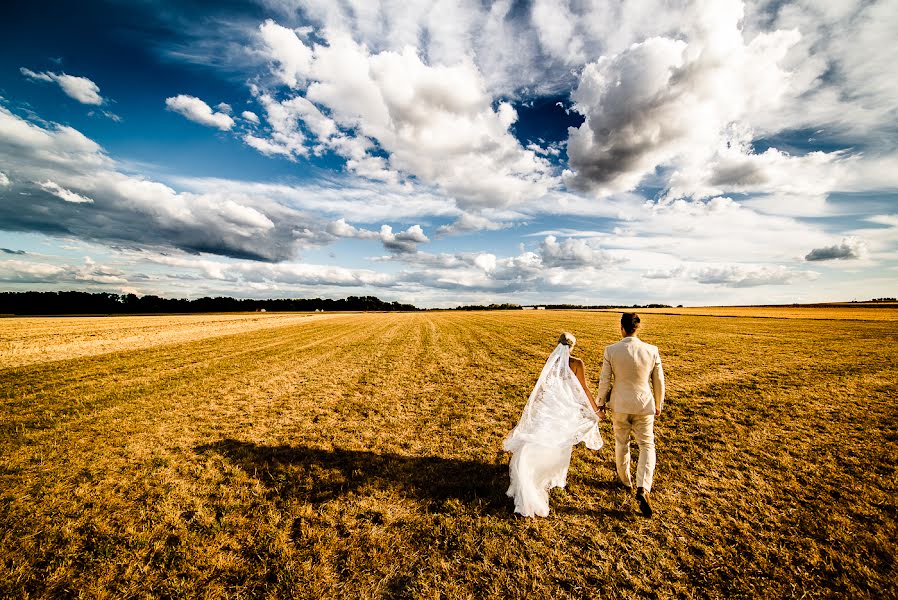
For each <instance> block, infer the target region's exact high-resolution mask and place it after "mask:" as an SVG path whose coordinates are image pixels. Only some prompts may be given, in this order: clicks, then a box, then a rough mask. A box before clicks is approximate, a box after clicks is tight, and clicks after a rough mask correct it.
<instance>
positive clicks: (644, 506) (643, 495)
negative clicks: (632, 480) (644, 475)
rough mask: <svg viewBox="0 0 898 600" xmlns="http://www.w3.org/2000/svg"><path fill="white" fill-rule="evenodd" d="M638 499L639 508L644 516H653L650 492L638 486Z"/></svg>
mask: <svg viewBox="0 0 898 600" xmlns="http://www.w3.org/2000/svg"><path fill="white" fill-rule="evenodd" d="M636 501H637V502H638V503H639V510H640V512H642V516H643V517H646V518H649V517H651V516H652V503H651V502H649V492H647V491H645V490H644V489H642V488H641V487H640V488H636Z"/></svg>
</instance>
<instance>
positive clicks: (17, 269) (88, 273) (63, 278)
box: [0, 257, 128, 285]
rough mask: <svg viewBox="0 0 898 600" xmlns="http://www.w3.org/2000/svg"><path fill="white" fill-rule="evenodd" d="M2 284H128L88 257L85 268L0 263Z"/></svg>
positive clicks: (116, 271)
mask: <svg viewBox="0 0 898 600" xmlns="http://www.w3.org/2000/svg"><path fill="white" fill-rule="evenodd" d="M0 281H3V282H6V283H27V284H38V283H51V284H60V283H68V284H73V283H74V284H85V283H86V284H105V285H115V284H123V283H127V282H128V280H127V278H126V276H125V273H124V272H123V271H121V270H119V269H116V268H113V267H109V266H105V265H100V264H97V263H96V262H95V261H93V260H92V259H91V258H90V257H86V258H85V260H84V265H83V266H76V265H67V264H65V265H56V264H51V263H48V262H39V261H32V260H19V259H13V260H0Z"/></svg>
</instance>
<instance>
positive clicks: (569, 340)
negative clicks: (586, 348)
mask: <svg viewBox="0 0 898 600" xmlns="http://www.w3.org/2000/svg"><path fill="white" fill-rule="evenodd" d="M558 343H559V344H564V345H565V346H570V347H571V348H573V347H574V344H576V343H577V338H575V337H574V334H573V333H568V332H567V331H565V332H564V333H562V334H561V337H559V338H558Z"/></svg>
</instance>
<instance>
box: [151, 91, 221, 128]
mask: <svg viewBox="0 0 898 600" xmlns="http://www.w3.org/2000/svg"><path fill="white" fill-rule="evenodd" d="M165 106H166V108H167V109H168V110H170V111H172V112H175V113H178V114H179V115H181V116H183V117H186V118H187V119H190V120H191V121H193V122H195V123H199V124H200V125H206V126H207V127H215V128H217V129H220V130H222V131H228V130H229V129H231V128H232V127H233V126H234V119H232V118H231V117H230V116H228V115H226V114H224V113H223V112H213V111H212V107H211V106H209V105H208V104H206V103H205V102H203V101H202V100H200V99H199V98H196V97H194V96H187V95H185V94H179V95H177V96H172V97H171V98H166V99H165Z"/></svg>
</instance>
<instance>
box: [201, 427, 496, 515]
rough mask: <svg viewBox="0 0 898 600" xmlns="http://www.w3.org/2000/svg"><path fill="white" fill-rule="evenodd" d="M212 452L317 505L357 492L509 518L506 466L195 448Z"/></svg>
mask: <svg viewBox="0 0 898 600" xmlns="http://www.w3.org/2000/svg"><path fill="white" fill-rule="evenodd" d="M195 450H196V451H197V452H199V453H201V454H202V453H208V452H215V453H218V454H221V455H222V456H224V457H226V458H227V459H228V460H229V461H231V462H233V463H234V464H236V465H237V466H239V467H240V468H241V469H243V470H244V471H245V472H246V473H247V474H249V475H250V476H252V477H255V478H257V479H259V480H260V481H262V482H263V483H264V484H265V485H266V486H268V487H269V489H270V490H271V492H270V493H271V494H272V495H274V496H279V497H282V498H295V499H300V500H304V501H306V502H311V503H313V504H318V503H322V502H327V501H328V500H333V499H335V498H338V497H339V496H341V495H343V494H347V493H352V492H357V491H360V490H364V489H368V490H372V489H374V490H378V489H380V490H386V489H388V490H390V491H395V492H398V493H399V494H401V495H403V496H405V497H408V498H414V499H416V500H423V501H428V502H430V503H431V505H430V507H429V509H430V510H431V511H432V512H444V511H447V510H454V508H453V507H451V506H450V504H451V503H447V501H451V500H457V501H462V502H465V503H469V504H472V505H476V506H477V507H478V508H479V509H480V511H481V512H484V513H495V514H500V513H501V514H508V513H509V512H510V511H509V500H508V498H507V497H506V496H505V489H506V488H507V487H508V466H507V465H505V464H487V463H482V462H477V461H470V460H458V459H454V458H441V457H438V456H401V455H398V454H376V453H374V452H366V451H359V450H343V449H340V448H335V449H333V450H321V449H318V448H307V447H304V446H263V445H258V444H253V443H250V442H241V441H237V440H230V439H228V440H221V441H219V442H215V443H212V444H204V445H201V446H197V447H196V448H195Z"/></svg>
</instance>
